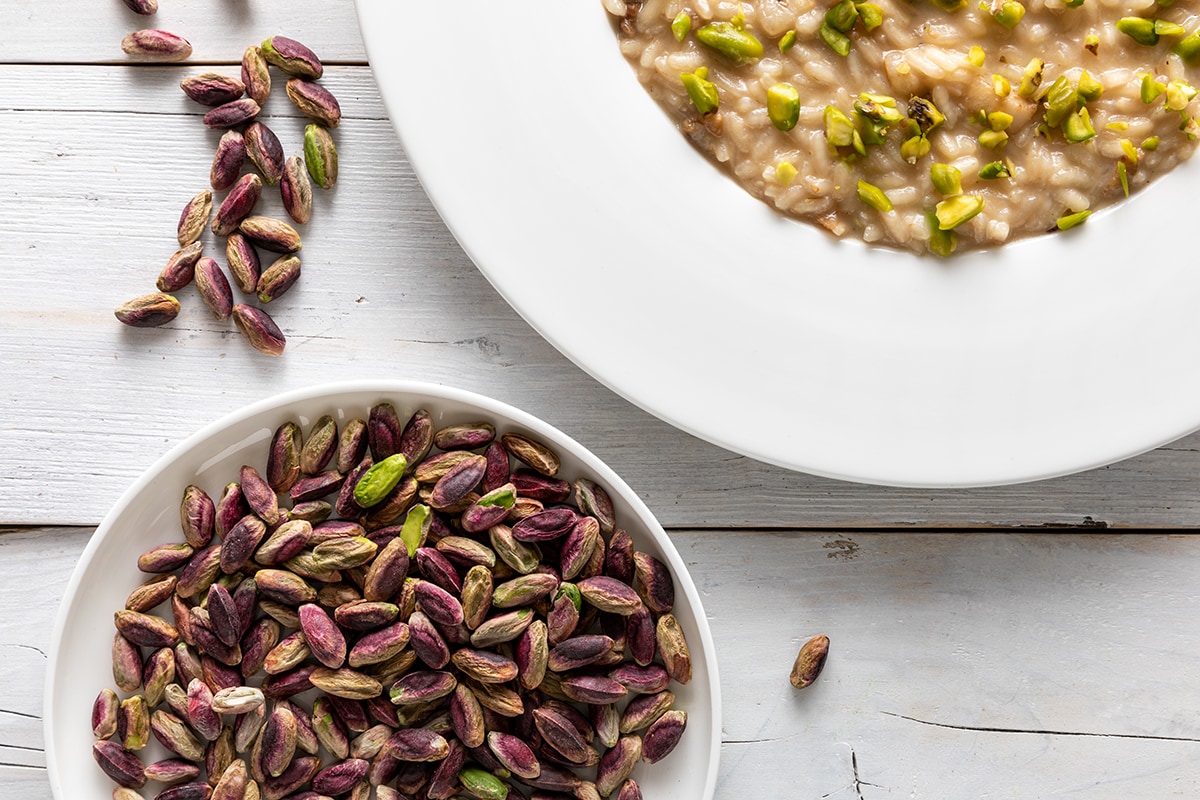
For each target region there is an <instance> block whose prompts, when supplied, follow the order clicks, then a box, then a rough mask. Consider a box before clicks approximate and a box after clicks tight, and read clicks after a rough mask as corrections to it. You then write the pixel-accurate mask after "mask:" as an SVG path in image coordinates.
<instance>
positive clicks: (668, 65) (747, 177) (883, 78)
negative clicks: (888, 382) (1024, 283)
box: [603, 0, 1200, 254]
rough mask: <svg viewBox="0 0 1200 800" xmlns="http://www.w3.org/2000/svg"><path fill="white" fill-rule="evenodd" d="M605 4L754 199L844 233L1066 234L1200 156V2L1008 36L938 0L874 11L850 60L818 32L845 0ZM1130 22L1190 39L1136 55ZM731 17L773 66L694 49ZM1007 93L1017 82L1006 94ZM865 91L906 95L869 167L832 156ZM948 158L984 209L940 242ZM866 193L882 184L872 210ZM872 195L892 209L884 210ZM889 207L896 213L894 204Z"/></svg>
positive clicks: (854, 40) (1028, 21)
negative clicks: (792, 93) (924, 125)
mask: <svg viewBox="0 0 1200 800" xmlns="http://www.w3.org/2000/svg"><path fill="white" fill-rule="evenodd" d="M603 2H604V5H605V7H606V8H607V9H608V10H609V12H610V13H612V14H614V15H618V16H620V18H621V23H620V24H619V25H618V28H619V31H620V47H621V50H622V52H623V53H624V55H625V56H626V58H627V59H628V60H629V61H630V63H631V64H632V65H633V67H634V69H635V70H636V71H637V75H638V78H639V80H640V81H641V82H642V84H643V85H644V86H645V88H646V90H647V91H648V92H649V93H650V95H651V96H652V97H653V98H654V99H655V100H656V101H657V102H658V103H659V104H660V105H661V106H662V107H663V108H664V109H665V110H666V111H667V112H668V114H669V115H670V116H671V118H672V119H673V120H674V121H675V122H676V124H677V125H678V126H679V128H680V129H681V130H682V131H683V132H684V133H685V134H686V135H687V136H688V137H689V138H690V139H691V141H692V142H693V143H694V144H695V145H696V146H697V147H699V148H700V149H701V150H702V151H704V152H705V153H707V154H708V155H709V156H711V157H712V158H713V159H714V160H715V161H717V162H718V163H719V164H721V165H723V166H724V167H725V168H726V169H728V171H729V172H730V174H731V175H732V176H733V177H734V179H735V180H737V181H738V183H739V184H741V185H742V186H743V187H744V188H745V189H746V191H748V192H750V193H751V194H752V195H754V196H756V197H758V198H761V199H762V200H764V201H765V202H767V203H769V204H771V205H772V206H774V207H775V208H777V209H778V210H779V211H781V212H783V213H785V214H789V215H791V216H795V217H798V218H800V219H803V220H806V221H809V222H814V223H817V224H819V225H820V226H822V227H823V228H824V229H826V230H828V231H830V232H831V233H833V234H834V235H837V236H844V237H857V238H860V239H862V240H863V241H866V242H869V243H873V244H880V245H889V246H893V247H898V248H904V249H910V250H913V251H917V252H926V251H929V250H931V249H932V250H933V251H934V252H939V253H940V254H946V252H947V251H948V250H949V249H950V248H951V247H953V248H956V249H957V251H962V250H966V249H971V248H977V247H987V246H995V245H999V244H1003V243H1005V242H1008V241H1012V240H1013V239H1016V238H1019V237H1023V236H1029V235H1034V234H1040V233H1045V232H1047V231H1056V230H1058V226H1057V225H1056V223H1058V221H1059V220H1064V223H1063V224H1064V225H1067V224H1069V221H1070V220H1072V219H1074V220H1076V221H1078V220H1079V219H1080V217H1084V218H1086V215H1079V214H1078V212H1084V211H1090V210H1094V209H1096V208H1099V207H1102V206H1105V205H1108V204H1111V203H1114V202H1117V201H1119V200H1121V199H1122V198H1124V197H1125V195H1126V189H1125V186H1124V185H1123V183H1122V175H1123V176H1124V182H1125V183H1127V184H1128V191H1129V192H1133V191H1136V190H1137V189H1139V188H1141V187H1143V186H1145V185H1146V184H1147V183H1148V182H1149V181H1151V180H1152V179H1154V178H1155V177H1157V176H1159V175H1163V174H1165V173H1166V172H1168V171H1169V170H1170V169H1171V168H1172V167H1174V166H1175V165H1176V164H1178V163H1180V162H1181V161H1183V160H1185V159H1186V158H1188V157H1189V156H1190V155H1191V153H1192V151H1193V149H1194V148H1195V144H1196V142H1195V137H1196V135H1197V133H1200V126H1198V125H1197V124H1196V123H1195V122H1191V121H1190V120H1191V114H1192V113H1194V112H1195V109H1196V108H1197V101H1194V100H1192V99H1191V98H1192V96H1193V95H1194V90H1192V88H1191V85H1192V83H1193V82H1197V81H1200V78H1198V77H1197V75H1196V73H1197V71H1198V70H1197V68H1196V67H1191V66H1188V65H1187V64H1185V62H1184V60H1183V59H1182V58H1181V57H1180V56H1179V55H1177V54H1175V53H1173V52H1172V47H1173V46H1174V45H1175V44H1177V43H1178V42H1180V41H1182V40H1186V39H1187V38H1188V36H1189V35H1190V34H1192V33H1193V32H1194V31H1196V29H1197V28H1198V27H1200V0H1187V1H1186V2H1176V3H1175V4H1173V5H1169V6H1167V7H1165V8H1164V7H1160V6H1159V5H1158V4H1157V3H1156V2H1155V0H1083V2H1082V5H1079V6H1078V7H1069V6H1067V5H1065V4H1064V2H1063V0H1022V3H1023V5H1024V8H1025V14H1024V17H1023V18H1021V19H1020V21H1019V22H1018V23H1017V24H1016V25H1015V26H1014V27H1013V28H1012V29H1008V28H1006V27H1005V26H1004V25H1002V24H1000V22H998V21H997V19H996V18H994V16H993V14H992V12H991V7H990V6H989V7H988V8H982V7H981V5H980V3H979V0H970V2H967V4H966V5H965V6H964V7H962V8H959V9H957V10H955V11H947V10H944V9H943V8H940V7H939V6H938V5H935V4H933V3H932V2H929V0H911V2H910V0H871V3H872V4H873V5H874V6H875V7H877V8H878V9H879V10H880V11H881V12H882V19H883V21H882V24H879V25H878V26H877V27H875V28H874V29H873V30H870V31H867V30H866V29H865V26H864V23H863V21H862V19H860V20H859V21H858V22H857V23H856V24H855V25H854V26H853V27H852V28H851V29H850V30H849V31H848V33H847V34H846V35H847V36H848V38H849V43H850V49H849V53H848V54H847V55H844V56H843V55H839V54H838V53H837V52H835V50H834V48H833V46H831V45H830V44H827V42H826V40H825V39H824V38H823V37H822V35H821V26H822V23H823V22H825V21H826V14H827V12H828V11H829V9H830V8H831V7H832V6H833V5H834V0H742V2H731V1H730V0H644V2H640V3H632V2H631V3H629V5H628V6H627V5H626V3H625V2H624V0H603ZM943 2H944V0H943ZM999 2H1000V0H995V4H996V5H997V6H998V5H999ZM843 10H845V7H843ZM863 10H867V9H865V8H864V9H863ZM1010 10H1011V9H1010ZM739 15H740V16H739ZM1126 17H1140V18H1145V19H1158V20H1161V21H1163V22H1170V23H1176V24H1178V25H1179V26H1181V28H1182V29H1183V30H1184V31H1185V33H1183V34H1179V33H1175V34H1174V35H1168V34H1166V33H1164V35H1162V36H1161V38H1160V40H1159V41H1158V43H1157V44H1154V45H1152V46H1148V45H1145V44H1139V43H1137V42H1135V41H1134V39H1133V38H1131V37H1130V36H1129V35H1127V34H1126V33H1123V32H1121V31H1119V30H1118V29H1117V26H1116V22H1117V20H1119V19H1121V18H1126ZM730 21H733V24H734V26H735V29H736V26H738V25H740V30H741V31H742V32H744V33H745V34H749V35H750V36H752V37H754V38H755V39H757V40H758V41H759V42H760V43H761V45H762V55H761V56H760V57H757V58H749V59H747V60H746V61H745V63H742V64H735V63H733V62H732V61H731V60H730V59H729V58H727V57H726V56H725V55H723V54H722V53H721V52H718V51H717V50H715V49H714V48H713V47H711V46H709V45H706V44H703V43H701V41H700V40H699V39H698V31H700V30H701V29H703V28H704V27H705V26H706V25H709V24H710V23H714V22H716V23H729V22H730ZM672 22H675V23H676V28H677V30H682V28H683V27H685V26H686V27H687V28H688V32H687V33H686V35H685V36H684V37H683V41H678V40H677V37H676V35H675V33H674V32H673V31H672ZM710 30H711V29H710ZM725 30H728V26H725ZM790 31H795V44H794V45H793V46H791V48H790V49H788V50H787V51H786V52H781V48H780V42H781V39H783V37H785V36H788V37H790V36H791V34H790V33H789V32H790ZM826 33H827V34H828V30H827V31H826ZM1089 37H1093V38H1089ZM835 38H836V37H835ZM973 47H977V48H980V49H981V50H980V49H976V50H974V51H972V48H973ZM1093 50H1094V51H1095V52H1092V51H1093ZM1033 59H1041V60H1042V61H1043V62H1044V66H1043V68H1042V70H1041V75H1040V78H1041V80H1040V84H1038V85H1036V86H1035V85H1034V82H1033V81H1031V80H1026V82H1025V83H1026V86H1025V92H1024V94H1025V95H1027V96H1023V94H1022V91H1021V89H1022V87H1021V84H1022V79H1023V76H1024V75H1025V74H1026V73H1027V67H1028V66H1029V64H1030V62H1031V60H1033ZM980 61H982V63H981V64H980V63H979V62H980ZM705 68H706V69H707V71H708V72H707V76H705V75H704V69H705ZM697 70H700V73H699V74H698V77H699V78H702V79H703V80H707V81H709V82H711V84H712V88H715V90H716V92H717V95H718V98H719V105H718V106H717V108H716V110H715V111H710V112H709V113H706V114H702V113H701V112H700V110H699V109H698V106H697V105H696V103H694V102H693V100H692V99H691V98H690V97H689V94H688V92H687V90H686V89H685V85H684V81H683V80H682V79H681V75H682V74H684V73H690V74H693V75H697ZM1028 71H1029V72H1030V73H1031V74H1032V72H1035V71H1036V70H1028ZM1085 71H1086V73H1087V76H1090V78H1092V79H1095V80H1096V81H1098V82H1099V85H1100V86H1101V87H1102V92H1101V93H1100V95H1099V97H1094V98H1092V99H1083V98H1081V99H1080V100H1078V101H1073V102H1071V103H1070V104H1069V111H1068V110H1066V107H1065V106H1060V108H1063V109H1064V110H1063V111H1062V112H1061V114H1066V115H1068V116H1070V115H1071V112H1072V111H1073V112H1074V115H1073V116H1074V119H1073V120H1072V121H1071V122H1069V123H1062V122H1059V121H1058V120H1053V121H1054V122H1056V123H1058V124H1056V125H1053V126H1051V125H1047V124H1045V123H1046V122H1047V119H1046V116H1047V104H1048V103H1049V102H1050V101H1049V100H1048V99H1047V92H1048V91H1049V90H1050V87H1052V86H1053V85H1055V82H1056V81H1057V80H1058V79H1059V78H1060V76H1065V78H1066V81H1060V82H1059V83H1058V86H1059V88H1060V89H1063V88H1064V87H1065V91H1067V92H1069V91H1071V90H1072V89H1075V88H1076V87H1078V88H1081V89H1089V88H1090V89H1091V91H1084V92H1083V94H1084V95H1094V94H1095V93H1096V92H1095V87H1094V86H1090V85H1089V84H1088V77H1087V76H1084V72H1085ZM1146 74H1149V76H1150V77H1148V78H1147V77H1145V75H1146ZM997 76H999V77H997ZM1081 77H1082V79H1083V84H1082V85H1080V80H1081ZM1005 82H1007V84H1008V85H1009V86H1011V91H1009V92H1008V93H1007V94H1005V92H1004V87H1005ZM693 83H695V81H693ZM779 84H790V86H791V87H794V88H795V90H796V92H797V93H798V96H799V113H798V118H797V121H796V123H795V125H794V127H792V128H791V129H790V130H781V129H780V128H779V127H778V126H777V125H776V124H775V123H774V122H773V121H772V119H771V118H770V116H769V115H768V111H767V102H768V90H770V89H771V88H772V87H775V86H777V85H779ZM1144 86H1145V87H1147V88H1149V89H1150V93H1151V94H1153V93H1154V91H1156V90H1162V89H1164V88H1166V87H1167V86H1170V88H1171V92H1170V93H1168V92H1163V93H1162V94H1160V95H1159V96H1158V97H1156V98H1154V99H1153V100H1152V101H1151V102H1149V103H1146V102H1144V101H1143V98H1142V95H1143V87H1144ZM862 93H869V94H872V95H876V96H877V98H876V99H877V100H878V101H879V102H881V103H882V104H883V105H884V106H886V105H887V102H888V100H889V99H892V100H894V109H895V111H896V112H898V113H896V114H893V116H898V117H900V119H899V121H897V122H894V123H892V124H890V125H889V126H888V127H887V129H886V132H885V133H883V135H882V136H881V137H877V138H881V139H882V142H880V143H876V144H862V145H859V148H858V149H859V150H861V151H864V152H865V156H864V155H861V154H860V153H859V152H856V148H855V143H851V144H848V145H846V146H840V147H835V146H833V145H832V144H831V143H830V139H829V136H828V135H827V129H828V128H829V126H830V121H829V120H830V114H831V113H832V112H829V111H827V108H828V107H832V108H834V109H837V111H839V112H841V113H842V114H844V115H845V117H846V118H847V119H848V120H849V121H850V122H851V123H852V125H853V126H854V129H855V130H857V131H858V132H859V135H860V138H861V135H862V133H863V132H865V131H866V126H867V125H869V123H870V120H869V118H868V117H867V116H864V115H863V114H862V113H859V112H856V110H855V108H856V101H858V103H859V106H860V108H864V106H863V105H862V103H863V101H862V98H861V95H862ZM1168 94H1169V95H1170V101H1169V102H1170V103H1171V105H1172V106H1173V107H1172V108H1168V107H1167V103H1168ZM1181 97H1182V98H1183V99H1182V100H1181V99H1180V98H1181ZM913 98H923V99H924V100H927V101H930V102H931V103H932V104H933V105H934V106H935V107H936V111H937V112H940V114H941V115H943V116H944V117H945V120H944V122H942V123H941V124H939V125H937V126H936V127H933V128H931V129H929V130H928V131H927V132H925V133H924V134H921V133H918V132H917V129H916V127H915V126H914V124H913V123H910V122H909V120H908V119H907V118H906V117H912V116H917V109H916V107H915V105H914V101H913ZM916 102H917V103H920V102H921V100H918V101H916ZM865 108H866V109H867V111H868V112H870V111H871V108H870V107H869V106H865ZM1080 108H1084V109H1086V114H1084V113H1083V112H1081V111H1079V109H1080ZM884 110H885V112H886V109H884ZM980 112H983V113H982V114H981V113H980ZM995 112H1001V113H999V114H996V113H995ZM886 113H890V112H886ZM988 114H991V115H992V118H991V121H989V119H988V118H987V116H986V115H988ZM1061 114H1060V116H1061ZM1005 115H1008V116H1011V118H1012V119H1011V122H1008V120H1007V117H1006V116H1005ZM1088 117H1090V126H1091V129H1092V130H1094V131H1095V135H1094V136H1092V137H1090V138H1085V139H1083V140H1082V141H1068V137H1067V134H1065V133H1064V124H1067V125H1069V126H1074V127H1071V128H1070V133H1071V134H1072V136H1073V137H1074V138H1076V139H1079V138H1081V137H1086V136H1087V133H1088V131H1087V129H1086V127H1087V126H1086V122H1087V118H1088ZM834 118H835V119H836V118H837V115H836V114H834ZM784 124H786V122H785V123H784ZM834 126H835V128H836V122H835V123H834ZM1080 126H1082V127H1080ZM995 128H1001V129H1002V134H1003V135H1001V134H1000V132H997V131H994V132H993V133H990V134H987V135H985V136H984V137H983V139H982V140H981V134H984V133H985V131H993V129H995ZM1039 128H1041V130H1040V131H1039ZM841 130H842V131H843V132H844V131H845V130H846V129H845V128H842V129H841ZM1081 130H1082V131H1083V132H1082V133H1081V132H1080V131H1081ZM868 137H869V132H868ZM1005 137H1007V138H1005ZM1154 137H1157V146H1154V145H1155V144H1156V143H1155V141H1154ZM911 139H917V140H920V139H924V140H925V142H927V144H928V152H927V153H924V154H922V153H921V150H922V148H923V144H921V143H920V142H919V141H918V142H916V143H912V142H910V144H909V145H908V147H907V148H905V149H902V148H904V143H905V142H906V141H908V140H911ZM906 156H907V158H906ZM912 160H915V163H910V161H912ZM997 162H998V163H997ZM935 163H936V164H945V165H950V166H952V167H954V168H957V170H958V171H959V172H960V173H961V194H962V195H963V196H964V198H962V199H960V202H962V203H963V204H964V205H965V206H968V207H969V206H971V205H972V204H974V203H976V202H977V201H976V200H975V199H974V198H976V197H977V198H979V200H982V211H981V212H979V213H978V214H977V215H976V216H974V217H973V218H970V219H968V220H966V221H965V222H962V223H961V224H959V225H957V226H956V227H954V228H953V229H952V233H950V232H939V229H940V228H942V227H945V226H946V223H947V222H950V217H951V216H953V214H952V208H951V207H950V206H943V210H944V215H945V219H944V220H943V222H942V223H939V222H938V220H937V218H936V217H932V216H931V212H933V211H934V210H935V209H936V208H938V204H939V203H943V202H945V201H947V200H948V199H950V198H952V197H953V196H954V194H955V192H954V191H953V188H949V189H947V187H946V185H945V183H942V184H941V188H942V189H943V190H945V191H946V193H945V194H943V193H942V192H941V191H939V190H938V188H935V186H934V183H933V181H932V180H931V166H932V165H933V164H935ZM989 164H993V165H994V166H992V167H988V166H987V165H989ZM1121 164H1124V167H1121V166H1119V165H1121ZM793 169H794V170H795V175H794V177H792V170H793ZM939 169H944V168H939ZM981 170H984V171H985V172H986V171H988V170H991V171H999V172H1001V174H1003V173H1004V172H1005V171H1006V170H1007V171H1008V174H1009V177H999V178H993V179H985V178H982V177H980V172H981ZM860 181H861V182H865V183H866V184H868V185H869V186H868V188H867V189H865V190H864V191H865V192H866V193H867V195H868V199H867V200H864V199H863V196H862V193H860ZM870 187H875V188H877V189H878V190H879V191H881V192H882V193H883V196H884V197H886V200H885V201H883V202H879V201H878V199H877V198H878V197H879V196H878V195H873V196H872V192H871V189H870ZM872 203H873V204H872ZM887 204H890V205H891V206H892V209H891V210H886V211H885V210H882V209H883V208H884V207H886V205H887ZM1069 215H1076V216H1074V217H1071V216H1069ZM951 224H952V223H951ZM931 232H932V233H933V237H934V238H933V241H932V243H931Z"/></svg>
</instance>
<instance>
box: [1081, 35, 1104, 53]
mask: <svg viewBox="0 0 1200 800" xmlns="http://www.w3.org/2000/svg"><path fill="white" fill-rule="evenodd" d="M1083 49H1084V50H1087V51H1088V52H1089V53H1091V54H1092V55H1096V54H1098V53H1099V52H1100V37H1099V36H1097V35H1096V34H1094V33H1089V34H1088V35H1087V36H1086V37H1084V40H1083Z"/></svg>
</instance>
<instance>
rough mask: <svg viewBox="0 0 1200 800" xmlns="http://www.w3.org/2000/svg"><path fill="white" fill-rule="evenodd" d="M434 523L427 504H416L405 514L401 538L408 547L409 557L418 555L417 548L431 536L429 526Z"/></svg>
mask: <svg viewBox="0 0 1200 800" xmlns="http://www.w3.org/2000/svg"><path fill="white" fill-rule="evenodd" d="M432 523H433V518H432V516H431V515H430V513H429V506H427V505H415V506H413V507H412V508H410V509H409V510H408V513H407V514H406V515H405V516H404V525H403V526H402V527H401V528H400V539H401V541H403V542H404V546H405V547H406V548H407V549H408V557H409V558H413V557H414V556H416V554H417V548H418V547H421V546H422V545H424V544H425V540H426V539H428V538H429V526H430V525H431V524H432Z"/></svg>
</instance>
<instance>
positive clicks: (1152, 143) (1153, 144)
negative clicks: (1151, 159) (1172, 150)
mask: <svg viewBox="0 0 1200 800" xmlns="http://www.w3.org/2000/svg"><path fill="white" fill-rule="evenodd" d="M1142 149H1143V150H1146V151H1152V150H1157V149H1158V137H1157V136H1150V137H1148V138H1146V139H1143V140H1142Z"/></svg>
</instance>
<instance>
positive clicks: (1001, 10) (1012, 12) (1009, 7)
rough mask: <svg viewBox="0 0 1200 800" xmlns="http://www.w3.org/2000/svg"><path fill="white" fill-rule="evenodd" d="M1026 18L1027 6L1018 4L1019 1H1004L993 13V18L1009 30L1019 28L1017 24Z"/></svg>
mask: <svg viewBox="0 0 1200 800" xmlns="http://www.w3.org/2000/svg"><path fill="white" fill-rule="evenodd" d="M1024 16H1025V6H1023V5H1021V4H1020V3H1018V2H1017V0H1004V2H1002V3H1001V4H1000V5H999V6H998V7H997V8H996V9H995V10H994V11H992V18H993V19H995V20H996V22H999V23H1000V24H1001V25H1003V26H1004V27H1006V28H1008V29H1009V30H1012V29H1013V28H1015V27H1017V23H1018V22H1020V21H1021V19H1022V18H1023V17H1024Z"/></svg>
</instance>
